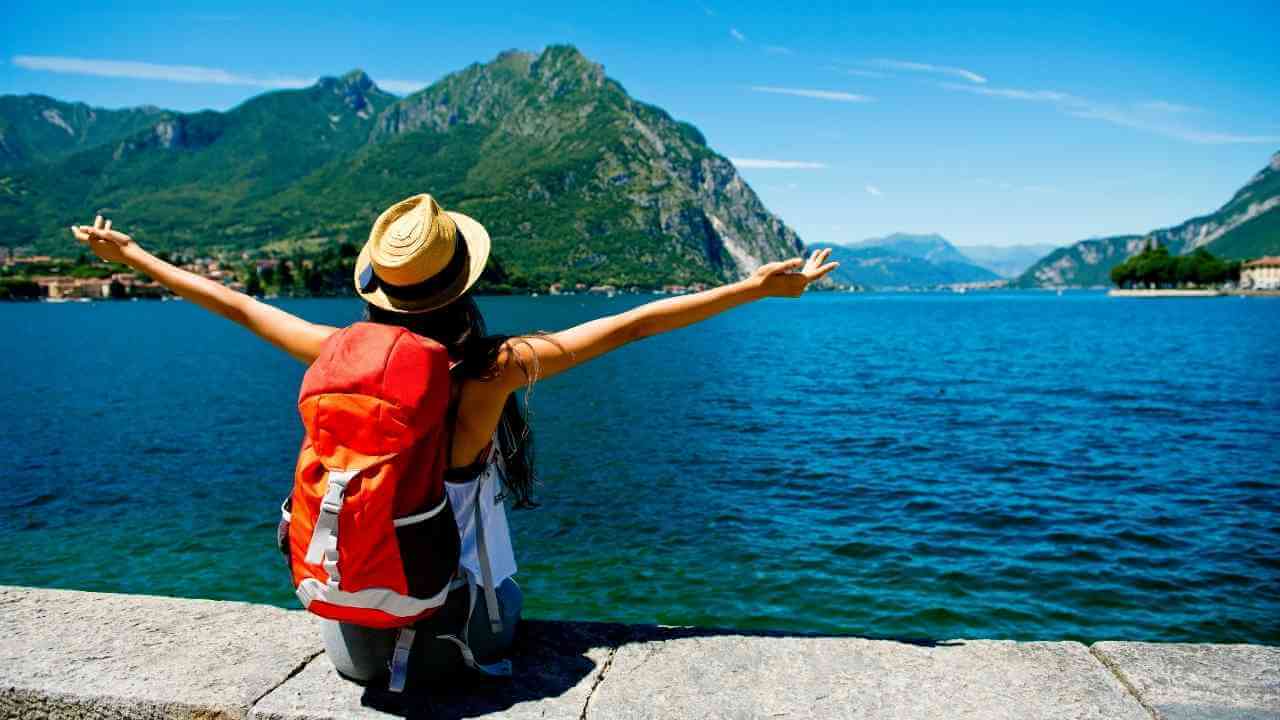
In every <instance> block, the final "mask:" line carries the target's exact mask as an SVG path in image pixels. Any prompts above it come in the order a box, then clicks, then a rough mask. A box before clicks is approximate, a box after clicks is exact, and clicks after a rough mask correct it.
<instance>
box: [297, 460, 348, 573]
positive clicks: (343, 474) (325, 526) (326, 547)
mask: <svg viewBox="0 0 1280 720" xmlns="http://www.w3.org/2000/svg"><path fill="white" fill-rule="evenodd" d="M358 472H360V471H359V470H330V471H329V475H328V478H327V482H328V484H327V485H326V487H325V491H324V497H323V498H322V499H321V500H320V513H319V514H318V515H317V516H316V527H315V530H314V531H312V533H311V543H310V544H308V545H307V556H306V558H305V561H306V562H307V563H310V564H312V565H315V564H322V565H323V566H324V569H325V572H327V573H328V574H329V583H328V584H329V587H331V588H334V589H337V587H338V581H339V580H340V579H341V576H340V575H339V574H338V514H339V513H340V512H342V498H343V494H344V493H346V491H347V483H349V482H351V478H353V477H355V476H356V473H358Z"/></svg>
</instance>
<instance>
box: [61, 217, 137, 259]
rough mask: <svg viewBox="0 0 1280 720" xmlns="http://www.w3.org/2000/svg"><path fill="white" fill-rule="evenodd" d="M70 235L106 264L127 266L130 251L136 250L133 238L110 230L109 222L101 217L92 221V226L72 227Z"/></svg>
mask: <svg viewBox="0 0 1280 720" xmlns="http://www.w3.org/2000/svg"><path fill="white" fill-rule="evenodd" d="M71 234H72V235H73V236H74V237H75V239H76V241H77V242H79V243H80V244H81V245H87V246H88V247H89V249H90V250H92V251H93V254H94V255H97V256H98V257H100V258H102V259H103V260H106V261H107V262H115V263H124V264H128V262H129V254H130V253H131V251H136V250H137V249H138V245H137V243H135V242H134V241H133V238H131V237H129V236H128V235H125V234H124V233H122V232H120V231H119V230H112V229H111V221H110V220H104V219H103V217H102V216H101V215H99V216H97V217H95V218H94V219H93V225H72V226H71Z"/></svg>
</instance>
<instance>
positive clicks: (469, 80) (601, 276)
mask: <svg viewBox="0 0 1280 720" xmlns="http://www.w3.org/2000/svg"><path fill="white" fill-rule="evenodd" d="M157 117H158V120H157V121H156V122H154V123H151V124H150V125H149V126H147V127H145V128H143V129H142V130H140V131H137V132H134V133H133V134H131V135H127V136H126V137H124V138H115V139H112V140H111V141H109V142H106V143H101V144H99V145H97V146H96V147H92V148H87V149H81V150H79V151H77V152H73V153H72V154H70V155H68V156H66V157H63V158H61V159H56V160H53V161H52V162H44V163H40V164H36V165H33V166H31V167H28V168H24V169H18V170H12V169H10V170H6V171H4V172H0V230H4V236H3V237H4V238H5V239H3V240H0V243H3V244H8V245H24V244H25V245H31V246H34V247H38V248H40V249H43V250H51V251H59V252H71V251H73V250H74V248H68V247H66V242H65V238H63V237H62V235H63V234H64V233H65V230H64V229H63V227H64V226H65V224H67V223H69V222H72V221H74V219H75V218H77V217H80V216H81V215H83V214H84V213H86V212H90V213H91V212H93V210H94V209H95V208H110V209H111V212H112V213H113V217H115V219H116V224H117V225H119V226H121V227H128V228H131V229H133V230H136V234H137V235H138V237H139V239H140V240H141V241H144V242H147V243H149V244H150V245H152V246H155V247H157V249H163V248H164V247H190V248H196V249H198V248H203V247H213V246H219V247H247V248H252V247H261V246H263V245H267V244H269V243H278V242H284V241H290V240H291V239H292V240H298V241H301V240H308V241H311V242H321V243H324V242H329V243H333V242H338V243H342V242H346V243H358V242H362V241H363V237H364V235H365V234H366V233H367V232H368V227H369V226H370V224H371V223H372V221H373V219H374V218H375V217H376V215H377V213H378V212H380V211H381V210H382V209H383V208H385V207H386V206H388V205H390V204H391V203H392V202H394V201H396V200H398V199H400V198H401V197H404V196H407V195H410V194H414V193H416V192H432V193H433V194H436V195H437V197H439V198H440V200H441V203H442V204H443V205H445V206H446V207H450V208H453V209H458V210H460V211H462V212H466V213H467V214H470V215H472V216H473V217H477V218H478V219H480V220H481V221H482V222H484V223H485V225H486V227H487V228H488V229H489V231H490V234H491V236H492V237H493V240H494V255H493V257H494V261H495V262H494V265H495V268H494V273H493V278H497V277H501V278H503V279H504V280H507V281H510V282H512V283H513V284H515V285H516V286H517V287H518V286H522V285H523V286H529V287H540V286H545V285H548V284H550V283H552V282H557V281H566V280H568V281H577V282H587V283H592V284H597V283H614V284H639V285H661V284H665V283H669V282H675V283H682V284H685V283H689V282H700V281H701V282H712V281H722V280H728V279H733V278H736V277H739V276H741V275H743V274H745V273H747V272H750V271H751V270H753V269H754V268H755V267H756V266H758V265H759V264H761V263H764V262H769V261H772V260H777V259H782V258H784V257H788V256H791V255H794V254H795V253H796V252H797V251H798V250H799V249H800V248H801V247H802V244H801V243H800V240H799V238H798V236H796V234H795V232H794V231H793V230H792V229H791V228H789V227H787V226H786V225H785V224H784V223H783V222H782V221H781V220H780V219H778V218H777V217H776V216H774V215H773V214H772V213H770V212H769V211H768V210H767V209H766V208H765V207H764V205H763V204H762V203H761V202H760V200H759V198H758V197H757V196H756V195H755V193H754V192H753V191H752V190H751V188H750V187H749V186H748V185H747V184H746V182H745V181H743V180H742V178H741V177H740V176H739V175H738V174H737V171H736V168H734V167H733V165H732V164H731V163H730V162H729V161H728V160H727V159H726V158H724V157H723V156H721V155H720V154H718V153H716V152H715V151H713V150H712V149H711V148H710V147H708V146H707V145H706V141H705V138H704V136H703V135H702V134H701V133H700V132H699V131H698V130H697V129H696V128H693V126H691V125H688V124H687V123H682V122H679V121H676V120H674V119H673V118H672V117H671V116H670V115H669V114H668V113H666V112H665V111H664V110H662V109H661V108H657V107H655V106H652V105H649V104H647V103H644V102H641V101H639V100H636V99H634V98H631V97H630V96H629V95H627V94H626V91H625V90H624V89H623V88H622V86H621V85H620V84H619V83H617V82H616V81H615V80H612V79H610V78H608V76H607V75H606V74H605V73H604V69H603V67H602V66H600V65H599V64H597V63H593V62H591V61H590V60H588V59H587V58H586V57H585V56H583V55H582V54H581V53H580V52H579V51H578V50H577V49H576V48H573V47H571V46H560V45H553V46H549V47H547V48H546V49H544V50H543V51H542V52H540V53H537V54H535V53H528V52H522V51H505V52H503V53H501V54H499V55H498V56H497V57H496V58H494V59H493V60H492V61H490V62H488V63H473V64H471V65H469V66H467V67H465V68H463V69H461V70H459V71H456V72H454V73H450V74H449V75H447V76H445V77H444V78H442V79H441V80H440V81H438V82H436V83H433V84H432V85H431V86H428V87H427V88H423V89H422V90H419V91H417V92H415V93H412V94H410V95H408V96H406V97H404V98H396V97H395V96H393V95H391V94H389V93H386V92H385V91H382V90H381V89H380V88H378V87H377V85H376V82H375V81H374V80H373V79H372V78H370V77H369V76H368V75H367V73H364V72H363V71H362V70H359V69H353V70H351V71H348V72H347V73H344V74H343V75H341V76H327V77H325V78H321V79H320V80H318V81H317V82H316V83H315V84H313V85H311V86H308V87H307V88H300V89H288V90H276V91H272V92H267V93H263V94H261V95H258V96H255V97H253V98H250V99H249V100H246V101H245V102H244V103H241V104H240V105H238V106H236V107H234V108H232V109H231V110H228V111H226V112H223V113H218V112H214V111H203V112H200V113H175V112H172V111H160V113H159V115H158V116H157ZM263 148H270V152H264V151H263ZM68 177H75V178H77V180H78V182H74V183H72V182H68V181H67V180H66V178H68ZM85 208H88V209H87V210H86V209H85ZM490 279H492V278H490Z"/></svg>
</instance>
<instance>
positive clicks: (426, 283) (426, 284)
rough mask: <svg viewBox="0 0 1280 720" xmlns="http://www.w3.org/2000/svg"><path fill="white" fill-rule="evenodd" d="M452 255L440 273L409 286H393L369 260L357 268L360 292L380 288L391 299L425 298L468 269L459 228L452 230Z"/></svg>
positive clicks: (436, 292)
mask: <svg viewBox="0 0 1280 720" xmlns="http://www.w3.org/2000/svg"><path fill="white" fill-rule="evenodd" d="M453 243H454V244H453V257H451V258H449V262H448V264H446V265H445V266H444V268H442V269H441V270H440V272H438V273H436V274H435V275H432V276H431V277H429V278H427V279H426V280H423V281H422V282H416V283H413V284H412V285H393V284H391V283H389V282H387V281H386V280H383V279H382V278H380V277H378V273H377V271H375V270H374V269H373V261H372V260H370V261H369V263H368V264H366V265H365V266H364V269H362V270H361V271H360V292H362V293H370V292H373V291H374V290H376V289H377V288H382V294H384V295H386V296H387V297H389V298H391V299H393V300H400V301H402V302H415V301H419V300H426V299H428V298H430V297H433V296H435V295H438V294H440V292H442V291H444V290H448V289H449V288H451V287H453V286H454V285H456V284H457V282H458V279H459V277H465V276H466V274H467V272H468V271H469V270H470V265H471V263H470V259H471V255H470V253H468V252H467V243H466V241H465V240H464V239H463V237H462V229H461V228H459V229H458V230H457V231H456V232H454V239H453Z"/></svg>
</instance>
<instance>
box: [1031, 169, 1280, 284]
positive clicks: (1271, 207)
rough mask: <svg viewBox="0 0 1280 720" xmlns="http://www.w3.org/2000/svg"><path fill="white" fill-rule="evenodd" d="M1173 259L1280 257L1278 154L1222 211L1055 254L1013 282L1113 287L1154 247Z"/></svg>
mask: <svg viewBox="0 0 1280 720" xmlns="http://www.w3.org/2000/svg"><path fill="white" fill-rule="evenodd" d="M1153 240H1154V241H1156V242H1158V243H1160V244H1161V245H1163V246H1164V247H1167V248H1168V249H1169V252H1170V253H1172V254H1185V253H1189V252H1191V251H1193V250H1195V249H1197V248H1201V247H1203V248H1205V249H1207V250H1208V251H1209V252H1211V253H1213V254H1214V255H1218V256H1219V257H1226V258H1232V259H1244V258H1252V257H1259V256H1262V255H1272V254H1280V153H1276V154H1275V155H1272V156H1271V161H1270V163H1268V165H1267V166H1266V167H1265V168H1263V169H1262V171H1261V172H1259V173H1258V174H1257V175H1254V176H1253V178H1251V179H1250V180H1249V182H1247V183H1245V185H1244V187H1242V188H1240V190H1238V191H1237V192H1236V193H1235V195H1233V196H1232V197H1231V199H1230V200H1228V201H1227V203H1226V204H1225V205H1223V206H1222V207H1221V208H1219V209H1218V210H1216V211H1215V212H1212V213H1210V214H1208V215H1203V216H1200V217H1196V218H1192V219H1190V220H1187V221H1186V222H1184V223H1182V224H1180V225H1176V226H1174V227H1170V228H1163V229H1160V230H1153V231H1151V232H1149V233H1147V234H1146V235H1117V236H1114V237H1103V238H1094V239H1090V240H1083V241H1081V242H1078V243H1076V244H1074V245H1071V246H1070V247H1066V248H1060V249H1058V250H1055V251H1053V252H1052V253H1050V254H1049V255H1048V256H1046V257H1045V258H1043V259H1041V260H1040V261H1039V262H1037V263H1036V264H1035V265H1032V266H1031V267H1030V268H1028V269H1027V271H1026V272H1024V273H1023V274H1022V275H1020V276H1019V277H1018V279H1017V280H1016V281H1015V282H1014V285H1015V286H1017V287H1063V286H1075V287H1090V286H1105V285H1109V284H1110V282H1111V278H1110V273H1111V268H1112V267H1114V266H1115V265H1118V264H1120V263H1121V262H1124V261H1125V260H1126V259H1128V258H1129V257H1131V256H1133V255H1136V254H1138V253H1139V252H1141V251H1142V250H1143V248H1145V247H1148V246H1149V245H1150V243H1151V242H1152V241H1153Z"/></svg>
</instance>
